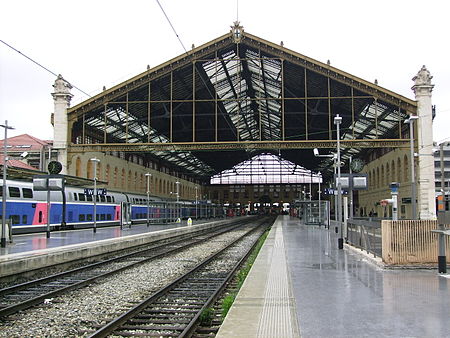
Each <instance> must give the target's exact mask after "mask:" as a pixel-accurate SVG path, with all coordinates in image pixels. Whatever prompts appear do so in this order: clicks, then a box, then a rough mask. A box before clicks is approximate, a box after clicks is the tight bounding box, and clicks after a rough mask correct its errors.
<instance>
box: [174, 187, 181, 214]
mask: <svg viewBox="0 0 450 338" xmlns="http://www.w3.org/2000/svg"><path fill="white" fill-rule="evenodd" d="M175 184H176V186H177V220H178V218H180V205H179V204H178V203H179V202H180V182H178V181H176V182H175Z"/></svg>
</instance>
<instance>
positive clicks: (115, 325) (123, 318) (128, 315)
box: [89, 219, 267, 338]
mask: <svg viewBox="0 0 450 338" xmlns="http://www.w3.org/2000/svg"><path fill="white" fill-rule="evenodd" d="M264 223H267V219H265V220H263V222H261V223H260V224H259V225H258V226H257V227H254V228H253V229H251V230H250V231H248V232H246V233H245V234H244V235H243V236H241V237H239V238H238V239H236V240H234V241H233V242H232V243H230V244H228V245H227V246H226V247H225V248H223V249H221V250H220V251H218V252H216V253H214V254H212V255H210V256H209V257H208V258H206V259H205V260H203V261H202V262H201V263H199V264H198V265H197V266H195V267H194V268H192V269H191V270H190V271H188V272H187V273H186V274H184V275H183V276H181V277H179V278H177V279H176V280H174V281H173V282H172V283H170V284H168V285H166V286H164V287H163V288H161V289H159V290H158V291H156V292H155V293H153V294H152V295H150V296H149V297H148V298H146V299H144V300H143V301H142V302H141V303H139V304H137V305H136V306H134V307H133V308H131V309H130V310H128V311H126V312H125V313H123V314H122V315H120V316H119V317H117V318H116V319H114V320H112V321H110V322H109V323H107V324H106V325H104V326H103V327H102V328H100V329H98V330H97V331H96V332H94V333H93V334H92V335H90V336H89V337H90V338H100V337H106V336H108V335H109V334H111V333H113V332H115V331H117V330H118V329H120V327H121V326H122V325H124V324H125V323H126V322H127V321H129V320H130V319H132V318H133V317H135V316H137V315H138V314H139V313H141V312H142V311H143V310H144V309H146V308H147V307H149V306H150V305H151V304H152V303H155V302H156V301H157V300H158V299H160V298H162V297H163V296H165V295H167V294H168V293H169V292H170V291H172V290H173V289H175V288H176V287H177V286H179V285H180V284H181V283H182V282H184V281H186V280H187V279H188V278H190V277H191V276H192V275H193V274H194V273H196V272H198V271H199V270H200V269H202V268H204V267H206V266H207V265H208V264H209V263H211V262H212V261H213V260H214V259H216V258H217V257H218V256H219V255H221V254H223V253H224V252H225V251H226V250H228V249H230V248H232V247H233V246H234V245H235V244H236V243H237V242H239V241H241V240H242V239H243V238H244V237H245V236H247V235H248V234H250V233H251V232H253V231H256V230H257V229H259V228H260V227H259V226H261V225H263V224H264ZM256 241H257V240H256ZM256 241H255V242H256ZM254 245H255V243H253V244H252V245H251V247H253V246H254ZM248 254H249V252H246V253H245V256H247V255H248ZM241 262H242V259H240V260H239V263H241ZM235 269H237V267H236V266H234V267H233V270H235ZM231 276H232V275H231V274H230V273H228V274H227V277H226V279H223V280H222V281H221V283H220V285H219V286H218V287H217V288H216V289H215V290H214V292H212V293H211V295H210V296H209V297H208V299H207V301H206V302H204V303H203V305H202V306H201V308H200V310H196V311H195V315H194V316H193V317H192V318H191V319H190V320H189V323H187V325H186V327H185V328H184V329H182V330H181V329H177V328H174V327H172V328H173V330H175V331H182V332H181V333H180V337H183V336H185V335H187V334H188V333H190V332H192V331H193V330H194V329H195V328H196V323H197V322H198V320H199V317H200V314H201V312H202V311H203V309H205V308H206V307H207V306H208V304H210V303H211V302H212V301H213V300H214V299H215V298H216V297H217V294H218V293H219V292H220V290H221V289H223V288H224V286H225V284H226V282H227V281H229V279H230V278H231ZM178 312H180V311H178ZM191 312H194V310H192V311H191ZM166 328H167V330H170V327H166Z"/></svg>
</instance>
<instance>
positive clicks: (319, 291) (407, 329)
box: [283, 217, 450, 337]
mask: <svg viewBox="0 0 450 338" xmlns="http://www.w3.org/2000/svg"><path fill="white" fill-rule="evenodd" d="M283 238H284V242H285V250H286V255H287V260H288V269H289V272H290V277H291V282H292V288H293V294H294V298H295V301H296V308H297V318H298V323H299V327H300V334H301V336H302V337H450V278H449V277H450V276H449V275H448V274H446V275H442V274H441V275H440V274H438V273H437V266H436V269H429V270H426V269H415V270H406V269H396V270H388V269H383V268H380V267H379V266H377V265H375V264H374V263H372V262H370V261H368V260H367V258H365V257H364V256H361V255H359V254H357V253H354V252H352V251H351V250H338V249H337V236H336V234H335V233H334V232H333V231H328V230H327V229H324V228H323V227H322V228H319V227H317V226H314V227H312V226H305V225H301V224H300V222H299V220H297V219H292V218H289V217H284V219H283Z"/></svg>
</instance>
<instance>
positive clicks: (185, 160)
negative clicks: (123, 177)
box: [86, 106, 214, 175]
mask: <svg viewBox="0 0 450 338" xmlns="http://www.w3.org/2000/svg"><path fill="white" fill-rule="evenodd" d="M105 118H106V120H107V127H106V132H107V133H108V134H109V135H110V136H111V137H113V138H115V139H117V140H121V141H122V142H127V143H138V142H147V141H148V142H151V143H168V142H169V139H168V138H167V137H166V136H164V135H162V134H159V133H158V132H157V130H155V129H153V128H149V127H148V126H147V125H146V124H143V123H141V122H140V121H139V120H138V119H137V118H136V117H135V116H134V115H132V114H129V113H128V114H127V112H126V111H125V109H123V107H121V106H117V107H114V108H109V109H108V110H107V112H106V117H105ZM104 121H105V120H104V118H102V117H101V116H97V117H94V118H92V119H90V120H88V121H87V122H86V124H87V125H89V126H91V127H94V128H96V129H100V130H104V128H105V122H104ZM125 125H126V126H127V128H124V126H125ZM127 136H128V137H127ZM151 153H152V154H153V155H155V156H157V157H159V158H162V159H164V160H165V161H168V162H170V163H172V164H175V165H178V166H180V167H183V168H184V169H186V170H188V171H190V172H193V173H197V174H199V175H205V173H206V174H208V173H209V174H212V173H214V169H213V168H211V167H210V166H209V165H207V164H206V163H204V162H202V161H200V160H199V159H198V158H197V157H195V156H194V155H192V153H191V152H177V151H152V152H151Z"/></svg>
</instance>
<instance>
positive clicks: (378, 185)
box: [376, 167, 380, 188]
mask: <svg viewBox="0 0 450 338" xmlns="http://www.w3.org/2000/svg"><path fill="white" fill-rule="evenodd" d="M376 187H377V188H379V187H380V168H378V167H377V176H376Z"/></svg>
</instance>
